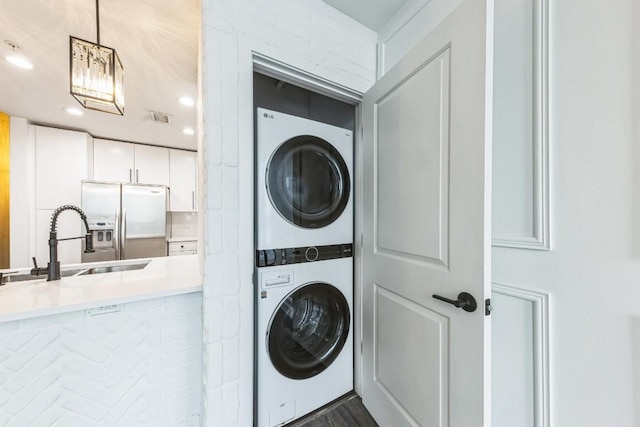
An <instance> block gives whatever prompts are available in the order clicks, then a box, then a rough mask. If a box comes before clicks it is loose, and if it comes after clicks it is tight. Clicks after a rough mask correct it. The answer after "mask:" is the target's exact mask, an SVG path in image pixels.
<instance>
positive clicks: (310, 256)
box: [304, 246, 320, 261]
mask: <svg viewBox="0 0 640 427" xmlns="http://www.w3.org/2000/svg"><path fill="white" fill-rule="evenodd" d="M319 255H320V253H319V252H318V248H316V247H315V246H309V247H308V248H307V250H306V251H305V252H304V257H305V258H306V259H307V261H317V260H318V256H319Z"/></svg>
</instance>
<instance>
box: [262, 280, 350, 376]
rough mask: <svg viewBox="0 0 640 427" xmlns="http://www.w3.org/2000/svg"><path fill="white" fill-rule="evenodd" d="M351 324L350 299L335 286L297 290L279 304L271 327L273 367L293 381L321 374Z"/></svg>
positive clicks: (317, 284)
mask: <svg viewBox="0 0 640 427" xmlns="http://www.w3.org/2000/svg"><path fill="white" fill-rule="evenodd" d="M350 321H351V319H350V316H349V305H348V303H347V300H346V299H345V297H344V295H343V294H342V292H340V291H339V290H338V289H337V288H336V287H334V286H332V285H329V284H326V283H319V282H316V283H310V284H307V285H304V286H302V287H300V288H298V289H296V290H295V291H293V292H292V293H290V294H289V295H288V296H287V297H286V298H285V299H284V300H283V301H282V302H281V303H280V305H279V306H278V308H277V309H276V311H275V313H274V315H273V317H272V320H271V323H270V325H269V329H268V336H267V347H268V350H269V357H270V359H271V362H272V363H273V366H274V367H275V368H276V369H277V370H278V372H280V373H281V374H282V375H284V376H285V377H287V378H291V379H297V380H299V379H306V378H311V377H313V376H315V375H318V374H319V373H320V372H322V371H324V370H325V369H326V368H328V367H329V365H331V363H332V362H333V361H334V360H335V359H336V357H338V355H339V354H340V351H341V350H342V348H343V347H344V343H345V341H346V340H347V336H348V335H349V326H350Z"/></svg>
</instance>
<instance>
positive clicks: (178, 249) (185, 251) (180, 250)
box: [167, 240, 198, 256]
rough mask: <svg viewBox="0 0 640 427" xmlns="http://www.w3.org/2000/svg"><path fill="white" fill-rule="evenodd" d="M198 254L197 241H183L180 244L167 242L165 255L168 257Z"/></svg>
mask: <svg viewBox="0 0 640 427" xmlns="http://www.w3.org/2000/svg"><path fill="white" fill-rule="evenodd" d="M196 253H198V241H197V240H185V241H181V242H168V243H167V254H168V255H169V256H175V255H195V254H196Z"/></svg>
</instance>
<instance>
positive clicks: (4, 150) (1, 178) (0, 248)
mask: <svg viewBox="0 0 640 427" xmlns="http://www.w3.org/2000/svg"><path fill="white" fill-rule="evenodd" d="M9 154H10V149H9V116H8V115H6V114H4V113H0V268H9V262H10V256H9Z"/></svg>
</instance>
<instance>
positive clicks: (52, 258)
mask: <svg viewBox="0 0 640 427" xmlns="http://www.w3.org/2000/svg"><path fill="white" fill-rule="evenodd" d="M68 210H72V211H76V212H77V213H78V215H80V218H82V221H84V225H85V227H86V229H87V234H86V235H84V236H79V237H67V238H65V239H58V230H57V227H58V216H59V215H60V214H61V213H62V212H64V211H68ZM74 239H84V240H85V249H84V252H85V253H91V252H95V251H94V250H93V235H92V234H91V232H90V230H89V223H87V216H86V215H85V214H84V212H82V209H80V208H79V207H77V206H72V205H64V206H60V207H59V208H58V209H56V210H55V211H54V212H53V215H52V216H51V229H50V230H49V264H47V268H39V267H38V264H37V263H36V259H35V257H34V258H33V267H34V268H33V269H31V274H33V275H36V276H38V275H40V274H44V272H45V271H46V272H47V281H48V282H50V281H52V280H60V261H58V242H61V241H63V240H74Z"/></svg>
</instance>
